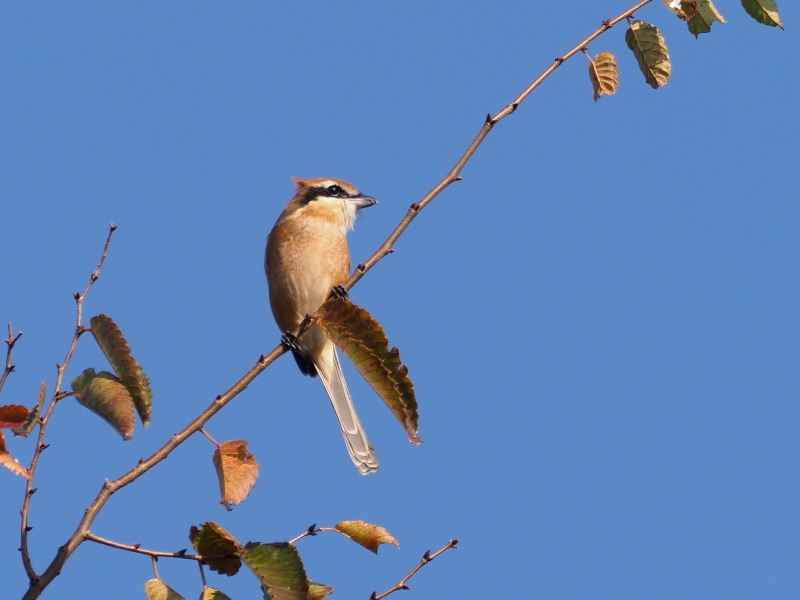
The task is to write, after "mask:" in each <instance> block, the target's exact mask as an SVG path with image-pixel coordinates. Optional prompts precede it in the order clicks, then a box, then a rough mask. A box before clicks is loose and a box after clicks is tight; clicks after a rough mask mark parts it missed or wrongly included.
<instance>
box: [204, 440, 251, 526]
mask: <svg viewBox="0 0 800 600" xmlns="http://www.w3.org/2000/svg"><path fill="white" fill-rule="evenodd" d="M255 458H256V457H255V456H254V455H252V454H251V453H249V452H248V451H247V442H246V441H244V440H232V441H228V442H223V443H222V444H220V446H219V448H217V449H216V450H215V451H214V468H216V470H217V478H218V479H219V489H220V493H221V494H222V500H220V504H222V505H224V506H225V508H227V509H228V510H231V509H232V506H233V505H234V504H239V503H240V502H242V501H244V499H245V498H247V495H248V494H249V493H250V490H252V489H253V486H254V485H255V484H256V480H257V479H258V463H257V462H256V461H255Z"/></svg>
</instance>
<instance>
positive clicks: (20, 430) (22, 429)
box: [11, 381, 47, 437]
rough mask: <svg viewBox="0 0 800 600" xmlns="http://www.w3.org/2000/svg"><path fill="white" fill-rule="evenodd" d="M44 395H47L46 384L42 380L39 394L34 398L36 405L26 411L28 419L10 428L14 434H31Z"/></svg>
mask: <svg viewBox="0 0 800 600" xmlns="http://www.w3.org/2000/svg"><path fill="white" fill-rule="evenodd" d="M45 396H47V384H45V382H44V381H43V382H42V383H41V385H39V396H38V398H37V399H36V406H34V407H33V408H32V409H31V410H30V411H28V419H27V420H26V421H25V422H24V423H23V424H22V425H19V426H18V427H14V429H12V430H11V431H13V432H14V435H15V436H17V437H28V436H29V435H30V434H31V431H33V427H34V425H36V422H37V421H38V420H39V413H41V412H42V405H43V404H44V398H45Z"/></svg>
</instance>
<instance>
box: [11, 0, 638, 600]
mask: <svg viewBox="0 0 800 600" xmlns="http://www.w3.org/2000/svg"><path fill="white" fill-rule="evenodd" d="M650 2H652V0H642V1H641V2H638V3H637V4H636V5H635V6H633V7H632V8H630V9H628V10H626V11H625V12H623V13H622V14H620V15H619V16H618V17H616V18H614V19H611V20H606V21H603V23H602V25H601V26H600V27H599V28H598V29H596V30H595V31H594V32H593V33H592V34H590V35H589V36H587V37H586V38H585V39H583V40H582V41H580V42H579V43H578V44H576V45H575V46H574V47H573V48H572V49H570V50H569V51H568V52H567V53H565V54H563V55H562V56H560V57H558V58H556V59H555V60H554V61H553V63H552V64H551V65H550V66H549V67H548V68H547V69H546V70H545V71H544V72H543V73H542V74H541V75H540V76H539V77H538V78H536V79H535V80H534V81H533V82H532V83H531V84H530V85H529V86H528V87H527V88H525V90H523V91H522V93H520V94H519V95H518V96H517V97H516V98H515V99H514V100H513V101H512V102H511V103H509V104H508V105H506V106H505V108H503V109H502V110H500V111H499V112H498V113H497V114H495V115H494V116H492V115H491V114H490V115H487V117H486V121H485V122H484V124H483V126H482V127H481V129H480V131H479V132H478V134H477V135H476V136H475V139H474V140H473V141H472V143H471V144H470V145H469V147H468V148H467V149H466V151H465V152H464V154H463V155H462V156H461V158H459V159H458V161H457V162H456V163H455V165H454V166H453V168H452V169H451V170H450V171H449V172H448V173H447V175H445V177H444V178H443V179H442V180H441V181H440V182H439V183H438V184H436V185H435V186H434V187H433V189H432V190H431V191H430V192H428V193H427V194H426V195H425V196H424V197H423V198H422V199H421V200H420V201H419V202H415V203H414V204H412V205H411V207H410V208H409V209H408V212H407V213H406V215H405V217H403V219H402V220H401V221H400V223H399V224H398V225H397V227H396V228H395V229H394V231H392V233H391V234H390V235H389V237H388V238H387V239H386V241H385V242H384V243H383V244H382V245H381V246H380V247H379V248H378V250H377V251H376V252H375V253H374V254H373V255H372V256H371V257H370V258H369V259H368V260H367V261H366V262H365V263H363V264H360V265H358V266H357V267H356V269H355V271H354V272H353V274H352V275H351V276H350V278H349V279H348V280H347V282H346V283H344V284H343V286H344V287H345V288H346V289H348V290H349V289H351V288H352V287H353V286H354V285H355V284H356V283H357V282H358V281H359V280H360V279H361V278H362V277H363V276H364V275H365V274H366V273H367V271H369V270H370V269H371V268H372V267H374V266H375V265H376V264H377V263H378V262H379V261H380V260H381V259H383V258H384V257H385V256H387V255H388V254H391V253H392V252H393V251H394V250H393V246H394V243H395V242H396V241H397V239H398V238H399V237H400V236H401V235H402V234H403V232H404V231H405V230H406V229H407V228H408V226H409V225H410V224H411V221H413V220H414V219H415V218H416V217H417V215H418V214H419V213H420V211H421V210H422V209H423V208H425V207H426V206H427V205H428V204H430V202H431V201H432V200H433V199H434V198H436V197H437V196H438V195H439V194H440V193H441V192H442V191H444V190H445V189H446V188H447V187H448V186H450V184H452V183H453V182H455V181H458V180H460V179H461V175H460V173H461V170H462V169H463V168H464V165H466V164H467V162H469V160H470V159H471V158H472V156H473V155H474V154H475V151H476V150H477V149H478V147H479V146H480V145H481V143H483V140H484V139H485V138H486V136H488V135H489V132H490V131H491V130H492V129H493V128H494V126H495V125H496V124H497V123H498V122H500V121H501V120H503V119H504V118H505V117H507V116H508V115H510V114H511V113H513V112H514V111H515V110H516V109H517V107H518V106H519V105H520V104H521V103H522V102H523V101H524V100H525V99H526V98H527V97H528V96H529V95H530V94H531V92H533V90H535V89H536V88H537V87H539V85H541V84H542V82H543V81H544V80H545V79H547V77H549V76H550V75H551V74H552V73H553V72H554V71H555V70H556V69H557V68H558V67H560V66H561V65H562V64H563V63H564V62H565V61H566V60H568V59H569V58H571V57H572V56H574V55H575V54H577V53H578V52H580V51H581V50H582V49H583V48H584V47H586V45H587V44H588V43H589V42H591V41H592V40H594V39H595V38H597V37H599V36H600V35H602V34H603V33H605V32H606V31H608V30H609V29H610V28H611V27H613V26H614V25H616V24H617V23H619V22H620V21H622V20H624V19H626V18H628V17H630V16H631V15H633V14H634V13H635V12H636V11H637V10H639V9H640V8H642V7H644V6H646V5H647V4H649V3H650ZM93 281H94V280H93ZM80 298H81V297H80V296H78V295H76V299H79V300H80ZM79 318H80V306H79ZM76 335H77V334H76ZM71 350H72V347H71ZM285 352H286V348H285V347H284V346H282V345H279V346H277V347H276V348H275V349H273V350H272V351H271V352H270V353H269V354H267V355H266V356H261V357H260V358H259V360H258V361H257V362H256V364H255V365H254V366H253V367H252V368H251V369H250V370H249V371H248V372H247V373H245V374H244V375H243V376H242V377H241V378H240V379H239V381H237V382H236V383H235V384H233V386H231V388H230V389H229V390H228V391H227V392H225V393H224V394H222V395H220V396H217V397H216V398H215V399H214V401H213V402H212V403H211V405H210V406H209V407H208V408H206V409H205V410H204V411H203V412H202V413H200V415H198V416H197V417H196V418H195V419H194V420H193V421H192V422H191V423H189V424H188V425H187V426H186V427H185V428H184V429H183V430H181V431H180V432H178V433H177V434H175V435H173V436H172V437H171V438H170V439H169V441H168V442H167V443H166V444H164V446H162V447H161V448H160V449H159V450H157V451H156V452H155V453H154V454H153V455H152V456H150V457H149V458H147V459H145V460H143V461H141V462H140V463H139V464H138V465H137V466H136V467H134V468H133V469H131V470H130V471H128V472H127V473H126V474H124V475H122V476H121V477H119V478H117V479H115V480H113V481H106V482H104V483H103V486H102V487H101V488H100V491H99V492H98V494H97V496H96V497H95V499H94V500H93V501H92V503H91V504H90V505H89V507H88V508H87V509H86V511H85V513H84V516H83V519H81V522H80V523H79V524H78V527H77V528H76V530H75V532H74V533H73V534H72V535H71V536H70V538H69V540H67V542H66V543H65V544H64V545H63V546H61V547H60V548H59V549H58V551H57V552H56V555H55V557H54V558H53V560H52V561H51V562H50V564H49V565H48V567H47V568H46V569H45V571H44V572H43V573H42V574H41V575H40V576H39V577H35V573H33V572H32V570H31V569H29V567H26V571H27V572H28V575H29V577H31V585H30V587H29V588H28V591H27V592H26V594H25V595H24V596H23V600H33V599H34V598H38V597H39V595H40V594H41V592H42V591H43V590H44V589H45V588H46V587H47V586H48V585H49V584H50V582H51V581H53V579H55V578H56V577H57V576H58V574H59V573H60V572H61V568H62V567H63V566H64V563H65V562H66V561H67V559H68V558H69V557H70V556H71V555H72V553H73V552H74V551H75V549H76V548H77V547H78V546H79V545H80V544H81V543H82V542H83V541H84V540H85V539H86V535H87V533H88V532H89V529H90V527H91V525H92V523H93V522H94V520H95V518H96V517H97V515H98V513H99V512H100V510H101V509H102V508H103V507H104V506H105V504H106V502H108V500H109V498H111V496H112V494H114V492H116V491H118V490H120V489H121V488H123V487H125V486H126V485H128V484H129V483H132V482H133V481H135V480H136V479H138V478H139V477H141V476H142V475H143V474H144V473H146V472H147V471H149V470H150V469H151V468H153V467H154V466H155V465H156V464H158V463H159V462H161V461H162V460H164V459H165V458H167V457H168V456H169V455H170V454H171V453H172V451H173V450H175V448H177V447H178V446H179V445H180V444H182V443H183V442H184V441H185V440H186V439H187V438H188V437H189V436H191V435H192V434H194V433H196V432H197V431H199V430H200V429H201V428H202V427H203V425H205V423H206V422H207V421H208V420H209V419H211V417H213V416H214V415H215V414H216V413H217V412H219V411H220V410H221V409H222V408H223V407H224V406H225V405H226V404H227V403H228V402H230V401H231V400H232V399H233V398H235V397H236V396H237V395H238V394H240V393H241V392H242V391H244V390H245V389H246V388H247V386H248V385H249V384H250V383H251V382H252V381H253V380H254V379H255V378H256V377H258V375H260V374H261V373H262V372H263V371H264V369H266V368H267V367H268V366H269V365H271V364H272V363H273V362H275V360H276V359H278V358H279V357H280V356H281V355H283V354H284V353H285ZM68 357H71V351H70V353H69V354H68ZM61 373H62V372H61V370H59V374H60V375H59V383H60V377H61ZM56 389H58V387H57V388H56ZM52 406H53V405H52V404H51V407H50V408H49V409H48V413H47V415H46V417H45V418H47V417H49V414H50V412H51V411H52ZM42 433H43V428H41V429H40V438H41V436H42ZM38 452H40V450H38V449H37V453H38ZM36 460H38V454H37V455H36V456H35V457H34V461H36ZM29 487H30V483H29ZM27 491H28V490H26V492H27ZM27 501H28V496H27V495H26V503H27ZM445 549H446V548H445ZM443 550H444V549H443ZM443 550H440V551H439V552H442V551H443ZM438 554H439V553H438V552H437V553H436V555H438ZM434 556H435V555H434ZM423 560H425V559H423ZM422 564H424V563H422ZM419 568H421V565H418V567H417V569H415V570H414V571H413V572H412V573H411V574H413V573H415V572H416V570H418V569H419ZM32 574H33V576H32ZM411 574H410V575H411ZM410 575H409V576H410ZM401 589H402V588H401ZM393 591H394V590H393ZM389 593H391V592H389ZM384 595H385V594H384ZM384 595H382V596H376V598H382V597H384Z"/></svg>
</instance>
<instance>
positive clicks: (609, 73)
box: [589, 52, 619, 102]
mask: <svg viewBox="0 0 800 600" xmlns="http://www.w3.org/2000/svg"><path fill="white" fill-rule="evenodd" d="M589 79H591V81H592V87H593V88H594V101H595V102H597V101H598V100H599V99H600V96H604V95H605V96H611V95H612V94H615V93H616V92H617V86H619V69H618V68H617V57H616V56H614V55H613V54H611V52H601V53H600V54H598V55H597V56H595V57H594V60H592V59H591V58H589Z"/></svg>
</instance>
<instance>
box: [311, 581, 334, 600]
mask: <svg viewBox="0 0 800 600" xmlns="http://www.w3.org/2000/svg"><path fill="white" fill-rule="evenodd" d="M332 593H333V588H332V587H330V586H327V585H323V584H321V583H314V582H313V581H309V582H308V600H325V598H327V597H328V596H330V595H331V594H332Z"/></svg>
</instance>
